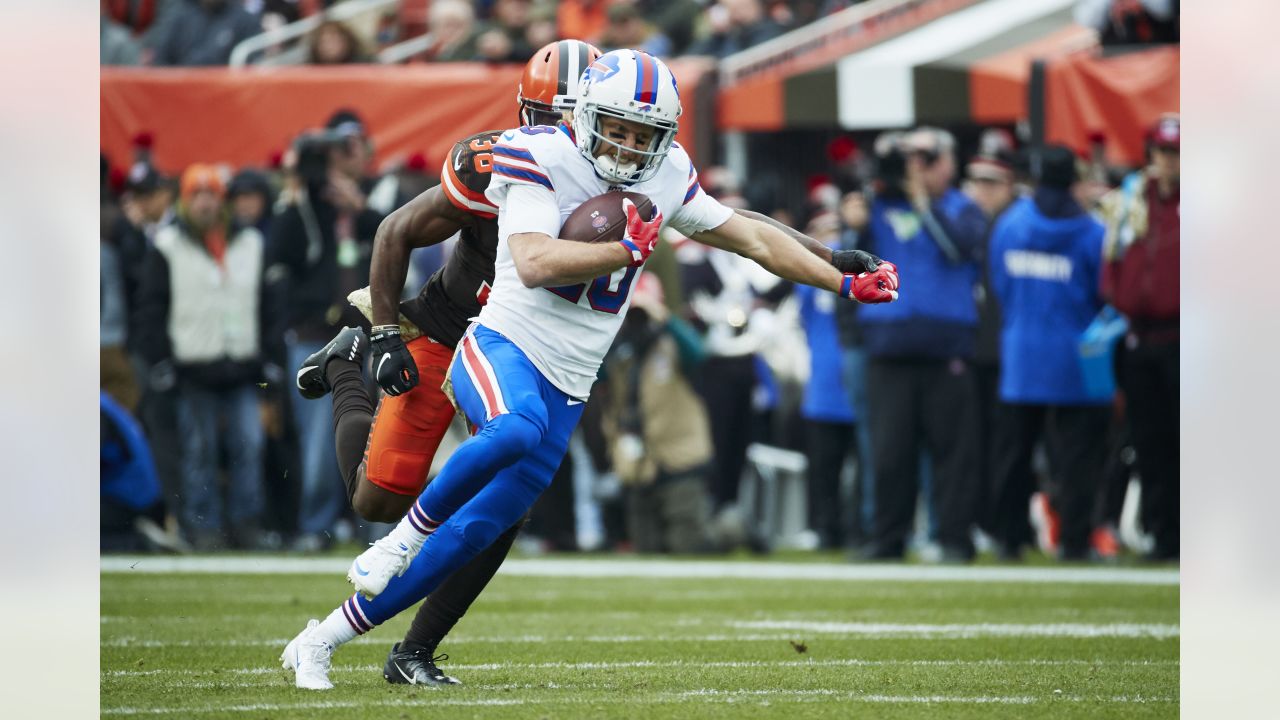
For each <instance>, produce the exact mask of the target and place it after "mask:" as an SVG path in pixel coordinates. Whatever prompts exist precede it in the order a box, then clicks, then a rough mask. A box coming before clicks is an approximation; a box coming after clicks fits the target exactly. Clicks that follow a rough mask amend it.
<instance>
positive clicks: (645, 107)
mask: <svg viewBox="0 0 1280 720" xmlns="http://www.w3.org/2000/svg"><path fill="white" fill-rule="evenodd" d="M652 109H653V106H652V105H641V106H640V107H638V108H636V112H649V111H650V110H652Z"/></svg>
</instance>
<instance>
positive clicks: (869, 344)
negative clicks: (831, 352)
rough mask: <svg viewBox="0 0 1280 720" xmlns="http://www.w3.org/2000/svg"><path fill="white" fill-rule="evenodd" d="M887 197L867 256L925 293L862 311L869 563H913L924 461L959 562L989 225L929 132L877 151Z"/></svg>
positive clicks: (969, 494)
mask: <svg viewBox="0 0 1280 720" xmlns="http://www.w3.org/2000/svg"><path fill="white" fill-rule="evenodd" d="M877 145H878V147H877V154H878V155H879V177H878V178H877V189H878V191H879V194H878V196H877V197H876V198H875V199H874V200H873V202H872V204H871V210H870V214H869V218H868V220H867V226H866V228H865V231H864V233H863V235H865V238H863V239H861V240H860V245H861V247H862V249H864V250H867V251H869V252H871V253H874V254H876V255H878V256H880V257H882V258H884V259H885V260H887V261H890V262H893V263H894V264H896V265H897V266H898V267H900V268H902V272H903V273H904V274H905V275H908V276H910V277H909V278H908V277H904V278H903V282H904V283H907V282H909V283H911V287H914V288H917V292H912V293H908V294H907V295H903V296H902V298H901V299H900V300H899V301H898V302H895V303H887V304H885V305H866V306H862V307H859V308H858V316H857V317H858V325H859V331H860V332H859V335H860V340H861V344H862V349H863V351H864V352H865V354H866V357H867V367H866V378H865V387H866V396H867V421H868V424H869V427H870V431H871V446H872V456H873V457H874V460H875V473H874V480H873V482H874V491H873V492H874V497H875V518H874V522H873V527H872V529H871V533H870V534H871V544H870V546H869V547H868V548H867V551H866V554H867V555H868V557H870V558H874V559H896V558H900V557H902V556H903V554H904V552H905V550H906V542H907V538H908V536H909V534H910V532H911V526H912V521H913V518H914V517H915V508H916V496H917V488H918V486H919V484H920V483H919V478H918V474H919V466H920V454H921V451H922V450H926V449H927V450H928V451H929V457H930V458H931V460H932V477H933V498H932V499H933V505H934V507H935V508H936V510H937V519H938V526H937V540H938V542H939V543H940V544H941V546H942V556H943V559H944V560H948V561H966V560H969V559H970V558H972V556H973V545H972V542H971V541H970V538H969V524H970V522H971V521H972V517H973V513H974V510H975V508H974V507H973V503H974V499H973V497H974V495H973V489H974V477H973V475H974V463H975V460H976V452H977V443H978V438H977V436H976V432H975V428H976V424H975V423H976V417H975V412H976V404H975V403H976V396H975V392H976V391H975V388H974V384H973V376H972V370H971V368H970V360H971V358H972V357H973V349H974V338H975V332H976V327H977V322H978V312H977V307H976V304H975V301H974V286H975V285H976V284H977V282H978V276H979V264H978V262H979V260H980V255H981V248H982V242H983V238H984V237H985V235H986V230H987V221H986V219H985V217H984V216H983V213H982V210H981V209H979V208H978V206H977V205H975V204H974V203H973V201H972V200H970V199H969V198H968V197H966V196H965V195H964V194H963V193H961V192H960V191H959V190H956V189H955V188H953V187H952V186H951V183H952V180H953V179H954V177H955V170H956V164H955V157H954V149H955V141H954V140H953V139H952V137H951V135H950V133H947V132H945V131H942V130H937V129H933V128H920V129H918V130H915V131H914V132H911V133H909V134H907V135H905V136H899V137H890V138H889V139H888V140H887V142H883V143H878V144H877Z"/></svg>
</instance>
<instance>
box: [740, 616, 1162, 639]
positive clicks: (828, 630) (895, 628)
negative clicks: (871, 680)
mask: <svg viewBox="0 0 1280 720" xmlns="http://www.w3.org/2000/svg"><path fill="white" fill-rule="evenodd" d="M729 626H730V627H735V628H739V629H742V630H794V631H796V632H808V633H816V634H819V635H858V636H871V637H920V638H939V637H940V638H976V637H1070V638H1097V637H1130V638H1131V637H1150V638H1174V637H1178V635H1179V629H1178V626H1177V625H1163V624H1142V623H1109V624H1089V623H1051V624H1043V623H1034V624H1012V623H972V624H961V623H948V624H941V625H927V624H922V623H858V622H814V621H806V620H750V621H734V622H730V623H729Z"/></svg>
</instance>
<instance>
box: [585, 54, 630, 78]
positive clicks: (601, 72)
mask: <svg viewBox="0 0 1280 720" xmlns="http://www.w3.org/2000/svg"><path fill="white" fill-rule="evenodd" d="M621 70H622V68H621V67H620V66H619V65H618V56H617V55H614V54H608V55H602V56H600V59H598V60H596V61H595V62H593V63H591V65H589V66H588V67H587V69H586V80H587V82H600V81H601V80H604V79H605V78H611V77H613V76H614V75H617V74H618V73H619V72H621Z"/></svg>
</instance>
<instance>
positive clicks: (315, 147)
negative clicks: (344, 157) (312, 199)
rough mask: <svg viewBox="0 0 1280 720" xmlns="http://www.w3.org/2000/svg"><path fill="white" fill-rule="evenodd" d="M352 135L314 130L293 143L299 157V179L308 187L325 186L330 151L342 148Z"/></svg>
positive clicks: (334, 131) (337, 131) (327, 176)
mask: <svg viewBox="0 0 1280 720" xmlns="http://www.w3.org/2000/svg"><path fill="white" fill-rule="evenodd" d="M351 137H352V135H351V134H350V133H349V132H343V131H340V130H313V131H310V132H305V133H303V134H301V135H299V136H298V138H297V139H296V140H294V141H293V150H294V152H295V153H296V154H297V156H298V165H297V172H298V177H300V178H302V181H303V182H305V183H306V184H307V186H308V187H316V186H320V185H323V184H324V183H325V182H327V181H328V178H329V151H330V150H332V149H333V148H336V147H342V146H343V145H345V144H346V142H347V140H348V139H350V138H351Z"/></svg>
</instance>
